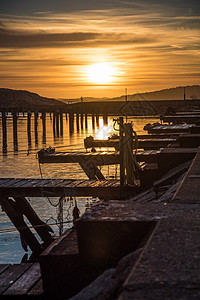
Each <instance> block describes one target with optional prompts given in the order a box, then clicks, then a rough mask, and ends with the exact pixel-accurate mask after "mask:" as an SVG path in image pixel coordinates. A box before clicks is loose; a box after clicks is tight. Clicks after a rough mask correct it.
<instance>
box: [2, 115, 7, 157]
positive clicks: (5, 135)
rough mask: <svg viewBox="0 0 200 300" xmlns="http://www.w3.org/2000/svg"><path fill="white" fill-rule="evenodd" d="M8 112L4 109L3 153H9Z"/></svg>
mask: <svg viewBox="0 0 200 300" xmlns="http://www.w3.org/2000/svg"><path fill="white" fill-rule="evenodd" d="M6 118H7V117H6V112H5V111H4V110H2V129H3V153H4V154H6V153H7V124H6Z"/></svg>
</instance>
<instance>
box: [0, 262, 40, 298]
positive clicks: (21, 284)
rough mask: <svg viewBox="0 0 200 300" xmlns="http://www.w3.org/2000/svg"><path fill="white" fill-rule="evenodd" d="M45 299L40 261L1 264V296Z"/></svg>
mask: <svg viewBox="0 0 200 300" xmlns="http://www.w3.org/2000/svg"><path fill="white" fill-rule="evenodd" d="M9 297H15V298H18V297H20V298H33V297H34V298H35V299H44V291H43V286H42V278H41V272H40V265H39V263H34V264H30V263H22V264H14V265H11V264H2V265H0V298H1V299H4V298H5V299H8V298H9Z"/></svg>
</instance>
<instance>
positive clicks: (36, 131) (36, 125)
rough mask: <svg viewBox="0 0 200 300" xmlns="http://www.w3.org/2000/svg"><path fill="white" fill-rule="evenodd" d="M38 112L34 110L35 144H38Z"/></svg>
mask: <svg viewBox="0 0 200 300" xmlns="http://www.w3.org/2000/svg"><path fill="white" fill-rule="evenodd" d="M37 128H38V112H37V111H36V112H34V131H35V144H36V145H37V144H38V130H37Z"/></svg>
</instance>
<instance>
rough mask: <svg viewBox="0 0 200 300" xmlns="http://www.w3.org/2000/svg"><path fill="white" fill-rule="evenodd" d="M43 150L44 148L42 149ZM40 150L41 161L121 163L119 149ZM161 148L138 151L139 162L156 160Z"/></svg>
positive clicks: (99, 163) (98, 163) (99, 164)
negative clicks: (52, 151)
mask: <svg viewBox="0 0 200 300" xmlns="http://www.w3.org/2000/svg"><path fill="white" fill-rule="evenodd" d="M41 151H42V150H41ZM41 151H39V152H38V158H39V162H40V163H82V162H84V163H85V162H88V161H95V163H96V164H97V165H98V166H101V165H111V164H119V160H120V158H119V152H118V151H101V152H100V151H98V152H94V153H93V152H56V153H54V154H48V152H45V151H43V152H41ZM158 153H160V150H145V151H137V153H136V159H137V161H138V162H152V163H153V162H156V155H157V154H158Z"/></svg>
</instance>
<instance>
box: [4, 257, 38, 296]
mask: <svg viewBox="0 0 200 300" xmlns="http://www.w3.org/2000/svg"><path fill="white" fill-rule="evenodd" d="M40 278H41V272H40V265H39V263H35V264H33V265H32V266H31V267H30V268H29V269H27V271H26V272H25V273H24V274H22V275H21V276H20V277H19V278H18V279H17V280H16V281H15V282H14V283H13V284H12V285H11V286H10V287H9V288H8V289H7V290H6V291H5V292H4V293H3V295H20V296H21V295H26V294H27V293H28V291H29V290H30V289H31V288H32V287H33V286H34V285H35V283H36V282H37V281H38V280H39V279H40Z"/></svg>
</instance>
